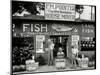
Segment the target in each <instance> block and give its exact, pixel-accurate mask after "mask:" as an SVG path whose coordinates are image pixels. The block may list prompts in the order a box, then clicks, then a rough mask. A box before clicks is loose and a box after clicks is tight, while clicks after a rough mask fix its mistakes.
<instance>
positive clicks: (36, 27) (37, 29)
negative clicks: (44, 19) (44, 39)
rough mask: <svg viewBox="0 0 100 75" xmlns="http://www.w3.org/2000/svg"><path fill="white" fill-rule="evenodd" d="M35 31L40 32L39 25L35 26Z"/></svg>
mask: <svg viewBox="0 0 100 75" xmlns="http://www.w3.org/2000/svg"><path fill="white" fill-rule="evenodd" d="M34 31H36V32H39V31H40V28H39V24H35V30H34Z"/></svg>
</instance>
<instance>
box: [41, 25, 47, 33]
mask: <svg viewBox="0 0 100 75" xmlns="http://www.w3.org/2000/svg"><path fill="white" fill-rule="evenodd" d="M43 29H45V30H46V32H47V24H45V26H43V24H41V32H42V31H43Z"/></svg>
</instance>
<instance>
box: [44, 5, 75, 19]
mask: <svg viewBox="0 0 100 75" xmlns="http://www.w3.org/2000/svg"><path fill="white" fill-rule="evenodd" d="M45 19H46V20H65V21H75V5H68V4H59V3H56V4H55V3H45Z"/></svg>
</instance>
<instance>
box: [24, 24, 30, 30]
mask: <svg viewBox="0 0 100 75" xmlns="http://www.w3.org/2000/svg"><path fill="white" fill-rule="evenodd" d="M27 26H29V24H23V32H25V31H26V28H28V27H27Z"/></svg>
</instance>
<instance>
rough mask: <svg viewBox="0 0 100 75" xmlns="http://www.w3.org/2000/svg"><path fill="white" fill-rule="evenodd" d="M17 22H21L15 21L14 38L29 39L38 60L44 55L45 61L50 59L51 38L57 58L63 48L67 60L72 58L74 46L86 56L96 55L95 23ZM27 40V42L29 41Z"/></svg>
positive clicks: (29, 44)
mask: <svg viewBox="0 0 100 75" xmlns="http://www.w3.org/2000/svg"><path fill="white" fill-rule="evenodd" d="M17 21H19V20H14V21H13V38H27V39H29V43H28V45H27V47H30V46H31V47H32V46H33V49H32V50H31V51H32V52H33V54H34V55H35V56H36V58H37V57H39V56H40V55H42V56H43V57H44V59H45V60H47V59H48V58H47V53H46V49H47V48H48V46H47V40H48V39H49V38H50V39H51V40H52V41H53V42H54V44H55V47H54V57H55V58H56V56H57V52H58V48H59V47H62V48H63V52H64V54H65V58H71V55H72V54H71V53H72V51H71V50H72V48H73V46H74V48H76V49H78V50H79V52H80V53H84V54H85V55H90V56H91V55H92V54H94V53H95V52H94V51H95V26H94V25H95V24H94V23H93V22H90V23H89V22H88V23H76V22H58V21H34V20H32V21H30V20H29V21H25V22H24V20H20V22H19V23H17ZM27 39H26V41H28V40H27ZM85 43H86V44H85ZM86 48H87V49H86ZM91 52H92V54H91ZM88 53H90V54H88ZM46 62H47V61H46Z"/></svg>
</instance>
